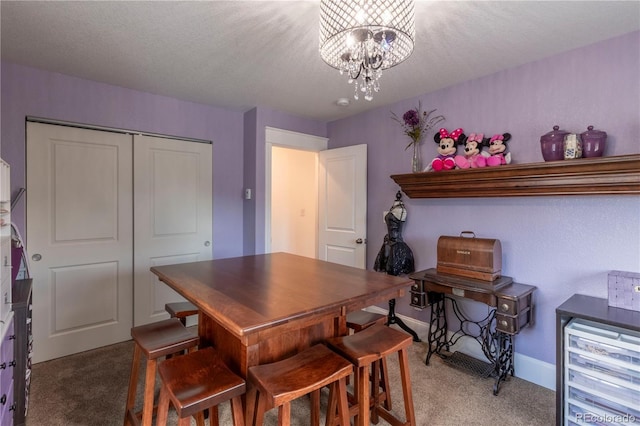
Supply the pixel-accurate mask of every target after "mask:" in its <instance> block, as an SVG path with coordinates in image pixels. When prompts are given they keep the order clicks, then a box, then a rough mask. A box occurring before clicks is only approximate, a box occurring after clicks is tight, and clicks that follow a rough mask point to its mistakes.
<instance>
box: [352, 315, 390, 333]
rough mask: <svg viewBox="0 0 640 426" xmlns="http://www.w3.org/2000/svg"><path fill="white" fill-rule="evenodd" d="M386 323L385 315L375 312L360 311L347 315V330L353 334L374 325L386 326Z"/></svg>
mask: <svg viewBox="0 0 640 426" xmlns="http://www.w3.org/2000/svg"><path fill="white" fill-rule="evenodd" d="M386 322H387V316H386V315H384V314H378V313H375V312H369V311H365V310H360V311H354V312H349V313H348V314H347V328H349V329H351V330H353V331H354V332H355V333H357V332H358V331H362V330H364V329H365V328H367V327H371V326H372V325H375V324H386Z"/></svg>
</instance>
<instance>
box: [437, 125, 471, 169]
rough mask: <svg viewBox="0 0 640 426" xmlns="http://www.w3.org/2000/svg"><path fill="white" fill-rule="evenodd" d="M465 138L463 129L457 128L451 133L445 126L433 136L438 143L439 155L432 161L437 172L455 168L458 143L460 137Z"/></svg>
mask: <svg viewBox="0 0 640 426" xmlns="http://www.w3.org/2000/svg"><path fill="white" fill-rule="evenodd" d="M464 138H465V136H464V133H462V129H456V130H454V131H452V132H451V133H449V132H448V131H447V129H445V128H442V129H440V130H439V131H438V133H436V134H435V135H434V136H433V140H435V142H436V143H437V144H438V156H437V157H436V158H434V159H433V160H432V161H431V168H432V169H433V170H434V171H436V172H439V171H441V170H451V169H453V168H455V167H456V162H455V155H456V151H457V147H456V143H457V142H458V139H460V140H464Z"/></svg>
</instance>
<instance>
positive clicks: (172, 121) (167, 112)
mask: <svg viewBox="0 0 640 426" xmlns="http://www.w3.org/2000/svg"><path fill="white" fill-rule="evenodd" d="M1 66H2V80H1V83H2V130H1V136H2V145H1V147H2V158H3V159H4V160H5V161H7V162H8V163H9V164H11V186H12V193H15V191H16V190H17V189H18V188H20V187H24V186H25V117H26V116H35V117H45V118H50V119H58V120H65V121H72V122H77V123H85V124H92V125H100V126H107V127H116V128H121V129H130V130H138V131H145V132H153V133H161V134H167V135H174V136H182V137H192V138H200V139H207V140H211V141H213V256H214V257H215V258H222V257H232V256H240V255H242V248H243V247H242V244H243V241H242V240H243V235H242V234H243V231H242V230H243V223H242V197H241V194H242V169H243V162H242V155H243V151H242V149H243V144H242V143H243V140H242V137H243V127H242V126H243V114H242V113H240V112H232V111H228V110H224V109H220V108H213V107H209V106H206V105H199V104H195V103H190V102H183V101H179V100H176V99H172V98H168V97H164V96H158V95H152V94H149V93H144V92H139V91H135V90H130V89H125V88H122V87H116V86H110V85H106V84H102V83H96V82H93V81H88V80H83V79H79V78H75V77H69V76H66V75H62V74H56V73H51V72H46V71H41V70H37V69H34V68H29V67H23V66H19V65H14V64H10V63H2V65H1ZM12 219H13V220H14V221H15V222H16V223H17V224H18V226H20V228H21V229H23V230H24V225H25V203H24V199H23V200H22V201H20V203H19V204H18V205H17V206H16V210H15V212H14V214H13V215H12ZM23 232H24V231H23Z"/></svg>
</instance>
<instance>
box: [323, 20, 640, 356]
mask: <svg viewBox="0 0 640 426" xmlns="http://www.w3.org/2000/svg"><path fill="white" fill-rule="evenodd" d="M389 72H393V70H390V71H389ZM639 75H640V32H634V33H630V34H627V35H625V36H622V37H618V38H615V39H612V40H608V41H605V42H601V43H598V44H595V45H592V46H588V47H585V48H581V49H577V50H574V51H570V52H568V53H564V54H561V55H557V56H554V57H551V58H548V59H544V60H541V61H537V62H534V63H530V64H527V65H523V66H520V67H518V68H514V69H509V70H505V71H501V72H498V73H496V74H492V75H489V76H486V77H483V78H480V79H477V80H473V81H468V82H465V83H462V84H459V85H456V86H452V87H449V88H446V89H443V90H440V91H437V92H434V93H429V94H425V95H421V96H419V97H417V98H413V99H407V100H404V101H402V102H399V103H397V104H395V105H390V106H387V107H384V108H380V109H377V110H374V111H371V112H369V113H366V114H361V115H358V116H355V117H351V118H348V119H345V120H340V121H335V122H332V123H329V128H328V130H329V133H328V135H329V138H330V142H329V144H330V147H331V148H337V147H341V146H347V145H352V144H358V143H367V144H368V152H369V157H368V170H369V172H368V186H369V188H371V190H370V191H369V194H368V235H367V236H368V240H369V242H370V243H369V247H368V252H367V259H368V262H367V264H368V267H369V268H372V267H373V261H374V258H375V255H376V253H377V251H378V249H379V248H380V245H381V244H382V240H383V237H384V234H385V233H386V229H385V228H384V225H383V224H382V223H381V219H380V218H381V217H382V212H383V211H384V210H387V209H388V208H389V207H390V205H391V203H392V201H393V200H394V195H395V193H396V191H397V190H398V186H397V185H396V184H395V183H394V182H393V180H391V179H390V178H389V175H391V174H396V173H409V172H410V170H411V169H410V160H411V152H410V150H407V151H404V147H405V146H406V143H407V137H406V136H405V135H404V134H403V133H402V131H401V129H400V126H399V125H398V124H397V123H396V122H394V121H392V120H391V119H390V111H394V112H395V113H396V114H398V115H402V114H403V113H404V112H405V111H406V110H408V109H410V108H415V107H416V106H417V103H418V101H419V100H420V101H421V102H422V105H423V107H424V108H428V109H433V108H437V109H438V111H437V112H438V113H440V114H443V115H444V116H445V117H446V122H444V123H443V126H442V127H446V128H447V129H449V130H452V129H454V128H457V127H462V128H464V130H465V131H466V132H467V134H468V133H471V132H483V133H485V134H487V135H488V136H491V135H493V134H495V133H503V132H510V133H511V134H512V135H513V138H512V140H511V141H510V142H509V143H508V146H509V149H510V151H511V152H512V156H513V159H514V163H532V162H541V161H543V160H542V154H541V153H540V144H539V140H540V135H543V134H544V133H546V132H548V131H550V130H551V129H552V127H553V125H554V124H558V125H560V126H561V128H562V129H566V130H568V131H572V132H582V131H584V130H586V128H587V126H588V125H594V126H595V128H596V129H601V130H605V131H607V133H608V134H609V140H608V143H609V145H608V147H607V151H606V155H623V154H633V153H640V140H639V139H638V135H639V134H640V96H639V95H638V94H639V93H640V79H639V78H638V76H639ZM432 136H433V133H431V134H430V135H429V138H428V139H427V140H425V142H424V143H423V145H422V153H423V158H424V162H425V164H426V163H427V162H428V161H430V160H431V159H432V158H433V157H434V156H435V154H436V150H435V143H434V142H433V138H432ZM404 201H405V204H406V205H407V209H408V211H409V218H408V221H407V224H406V227H405V231H404V237H405V241H406V242H407V243H408V244H409V246H410V247H411V248H412V249H413V252H414V255H415V259H416V268H417V270H422V269H427V268H431V267H434V266H435V264H436V244H437V239H438V237H439V236H440V235H458V234H459V233H460V232H461V231H463V230H473V231H475V233H476V234H477V235H478V236H479V237H485V238H497V239H500V241H501V242H502V250H503V274H504V275H507V276H511V277H513V278H514V279H515V280H516V281H517V282H521V283H525V284H531V285H535V286H537V287H538V291H537V292H536V295H535V299H536V312H535V325H534V326H533V327H530V328H527V329H525V330H524V331H523V332H522V333H521V334H520V335H519V336H518V338H517V339H516V341H517V343H516V348H517V352H519V353H521V354H523V355H527V356H530V357H533V358H536V359H539V360H542V361H545V362H549V363H555V358H554V357H555V352H554V351H555V343H554V342H555V341H554V339H555V329H554V319H555V316H554V315H555V308H556V307H557V306H558V305H559V304H561V303H562V302H563V301H564V300H565V299H567V298H568V297H569V296H571V295H572V294H574V293H583V294H590V295H594V296H598V297H606V296H607V285H606V283H607V272H608V271H609V270H613V269H619V270H625V271H640V197H638V196H571V197H531V198H529V197H515V198H480V199H470V198H467V199H409V198H407V197H405V198H404ZM465 305H466V308H467V309H469V310H470V311H471V312H473V311H477V310H482V309H484V310H485V313H486V308H485V307H484V306H483V305H480V304H476V303H475V302H467V303H466V304H465ZM398 311H399V312H400V313H402V314H405V315H409V316H412V317H414V318H418V319H420V320H422V321H428V310H424V311H415V310H413V309H410V308H409V307H408V297H405V298H403V300H401V301H399V302H398Z"/></svg>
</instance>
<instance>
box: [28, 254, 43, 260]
mask: <svg viewBox="0 0 640 426" xmlns="http://www.w3.org/2000/svg"><path fill="white" fill-rule="evenodd" d="M31 260H33V261H34V262H37V261H39V260H42V256H41V255H40V254H39V253H36V254H34V255H33V256H31Z"/></svg>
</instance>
